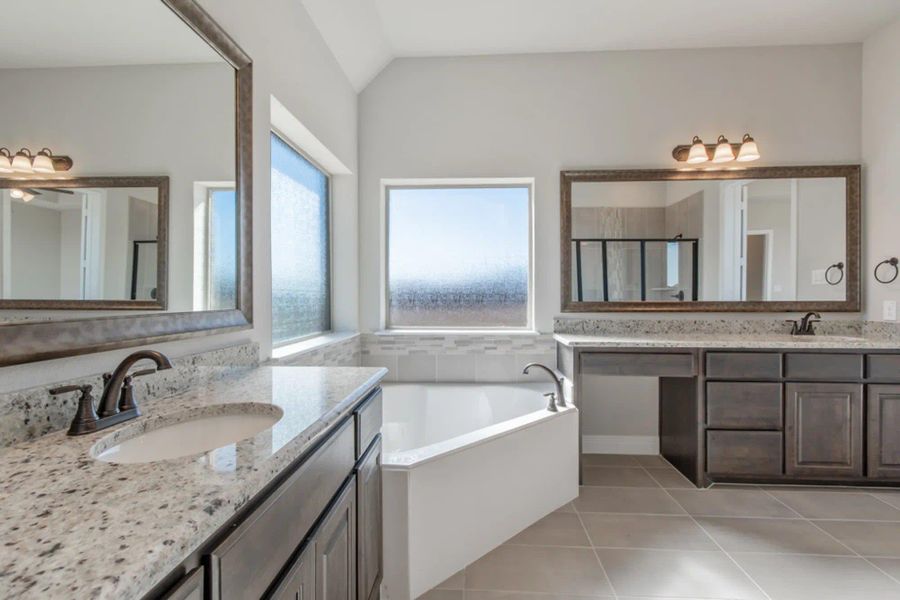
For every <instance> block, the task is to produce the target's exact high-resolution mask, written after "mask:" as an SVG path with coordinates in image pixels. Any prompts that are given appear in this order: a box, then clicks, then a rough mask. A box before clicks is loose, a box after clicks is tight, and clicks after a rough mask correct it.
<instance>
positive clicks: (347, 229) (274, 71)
mask: <svg viewBox="0 0 900 600" xmlns="http://www.w3.org/2000/svg"><path fill="white" fill-rule="evenodd" d="M200 3H201V4H202V5H203V7H204V8H205V9H206V10H207V11H209V12H210V14H211V15H212V17H213V18H214V19H216V20H217V21H218V22H219V24H221V25H222V26H223V27H224V29H225V30H226V31H228V33H229V34H230V35H231V36H232V37H233V38H234V39H235V40H236V41H237V42H238V44H240V45H241V46H242V47H243V49H244V50H245V51H246V52H247V54H248V55H249V56H250V57H251V58H252V59H253V63H254V64H253V107H254V108H253V113H254V125H253V148H254V153H253V170H254V173H253V194H254V207H253V237H254V247H253V280H254V327H253V329H252V330H250V331H243V332H237V333H232V334H225V335H217V336H207V337H201V338H195V339H191V340H186V341H182V342H172V343H167V344H156V345H155V347H157V348H158V349H160V350H161V351H163V352H167V353H170V354H171V355H172V356H181V355H184V354H189V353H191V352H197V351H202V350H206V349H214V348H221V347H224V346H226V345H229V344H233V343H236V342H241V341H247V340H252V341H258V342H260V344H261V345H262V349H263V354H264V355H265V354H266V353H267V352H268V350H267V348H268V343H269V340H270V336H271V334H270V330H271V325H270V320H271V316H270V313H271V308H270V307H271V300H270V291H269V290H270V279H271V275H270V271H269V255H270V248H269V216H270V215H269V172H268V171H269V148H268V146H269V97H270V95H275V96H276V97H277V98H278V99H279V100H280V101H281V102H282V104H284V105H285V106H286V107H287V108H288V109H289V110H290V111H291V112H292V113H293V114H294V115H295V116H296V117H297V118H298V119H300V120H301V121H302V122H303V124H304V125H305V126H306V127H307V128H308V129H310V130H311V131H312V132H313V133H314V134H315V135H316V137H317V138H318V139H319V140H321V141H322V142H323V143H324V144H325V145H326V146H327V147H328V148H329V149H330V150H331V151H332V152H334V154H335V155H336V156H338V157H339V158H340V159H341V161H342V162H343V163H344V164H345V165H347V166H348V167H349V168H350V169H351V170H352V171H354V172H356V165H357V155H356V151H357V145H356V137H357V130H356V118H357V108H356V92H355V91H354V90H353V88H352V87H351V85H350V83H349V82H348V81H347V78H346V77H345V76H344V74H343V72H342V71H341V70H340V67H339V66H338V64H337V62H336V61H335V59H334V57H333V56H332V54H331V52H330V51H329V50H328V48H327V46H326V45H325V43H324V41H323V40H322V38H321V36H320V35H319V33H318V31H317V30H316V28H315V26H314V25H313V23H312V21H311V20H310V18H309V16H308V15H307V13H306V11H305V10H304V9H303V6H302V3H300V2H297V1H296V0H258V1H256V2H246V1H245V0H201V2H200ZM41 139H42V140H47V141H46V142H42V143H47V144H48V145H50V146H51V147H52V146H53V145H54V143H55V139H54V136H53V132H52V131H48V132H44V133H43V135H42V136H41ZM64 145H65V144H63V146H64ZM60 147H62V146H60ZM75 159H76V161H77V160H78V157H77V156H76V157H75ZM334 188H335V189H334V190H333V199H334V211H335V236H336V237H337V236H340V237H341V239H344V240H346V242H345V243H342V244H340V245H338V246H337V247H336V248H335V255H334V270H335V282H334V294H335V298H336V305H335V311H334V320H335V324H336V326H338V327H341V328H347V329H350V328H354V327H355V326H356V322H357V294H356V279H357V275H356V256H357V249H356V244H355V239H356V231H355V228H356V226H355V223H356V195H357V185H356V178H355V176H354V177H350V176H348V177H345V178H341V181H340V182H335V186H334ZM190 256H191V250H190V249H188V250H186V251H185V253H184V254H183V258H182V260H185V261H187V262H190ZM131 351H132V350H130V349H124V350H117V351H115V352H106V353H100V354H92V355H88V356H79V357H71V358H65V359H59V360H55V361H47V362H42V363H33V364H29V365H21V366H16V367H7V368H4V369H0V390H15V389H19V388H23V387H26V386H33V385H40V384H42V383H46V382H52V381H61V380H64V379H67V378H72V377H76V376H79V375H83V374H85V373H99V372H101V371H103V370H107V369H109V368H110V367H111V366H113V365H115V363H116V362H117V361H118V360H120V359H121V358H122V357H124V356H126V355H127V354H128V353H129V352H131Z"/></svg>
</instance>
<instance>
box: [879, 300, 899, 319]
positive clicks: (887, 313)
mask: <svg viewBox="0 0 900 600" xmlns="http://www.w3.org/2000/svg"><path fill="white" fill-rule="evenodd" d="M882 312H883V314H882V318H883V319H884V320H885V321H896V320H897V301H896V300H885V301H884V305H883V309H882Z"/></svg>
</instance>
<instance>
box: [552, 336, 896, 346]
mask: <svg viewBox="0 0 900 600" xmlns="http://www.w3.org/2000/svg"><path fill="white" fill-rule="evenodd" d="M553 338H554V339H555V340H556V341H557V342H559V343H561V344H563V345H564V346H568V347H571V348H581V349H586V348H623V349H624V348H731V349H737V350H740V349H760V348H762V349H766V348H772V349H789V350H804V349H806V350H808V349H828V350H841V349H852V350H898V349H900V343H898V342H897V341H891V340H884V339H879V338H875V337H866V336H859V337H856V336H843V335H813V336H792V335H779V334H756V335H753V334H744V335H736V334H735V335H730V334H721V333H719V334H701V333H698V334H686V333H671V334H668V333H658V334H635V335H621V334H611V335H593V334H565V333H557V334H554V336H553Z"/></svg>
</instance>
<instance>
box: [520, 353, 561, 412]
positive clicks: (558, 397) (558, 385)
mask: <svg viewBox="0 0 900 600" xmlns="http://www.w3.org/2000/svg"><path fill="white" fill-rule="evenodd" d="M531 367H536V368H538V369H541V370H542V371H546V372H547V374H548V375H550V377H552V378H553V383H554V385H556V403H557V405H559V406H565V405H566V397H565V395H564V394H563V383H562V377H560V376H559V374H558V373H557V372H556V371H555V370H553V369H551V368H550V367H548V366H547V365H542V364H541V363H528V364H527V365H525V368H524V369H522V373H523V374H525V375H527V374H528V370H529V369H530V368H531Z"/></svg>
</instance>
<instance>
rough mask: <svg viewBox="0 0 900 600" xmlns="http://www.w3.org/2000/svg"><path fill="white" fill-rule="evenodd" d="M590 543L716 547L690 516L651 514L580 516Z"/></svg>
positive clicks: (634, 545) (632, 546) (690, 547)
mask: <svg viewBox="0 0 900 600" xmlns="http://www.w3.org/2000/svg"><path fill="white" fill-rule="evenodd" d="M581 518H582V520H583V521H584V526H585V528H586V529H587V531H588V535H589V536H590V538H591V542H592V543H593V544H594V546H598V547H606V548H657V549H666V550H716V549H717V547H716V545H715V543H713V541H712V540H711V539H710V538H709V536H708V535H706V534H705V533H704V532H703V530H702V529H701V528H700V527H698V526H697V524H696V523H694V520H693V519H691V518H690V517H679V516H667V517H662V516H655V515H608V514H599V513H584V514H583V515H581Z"/></svg>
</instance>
